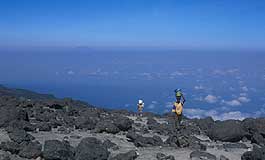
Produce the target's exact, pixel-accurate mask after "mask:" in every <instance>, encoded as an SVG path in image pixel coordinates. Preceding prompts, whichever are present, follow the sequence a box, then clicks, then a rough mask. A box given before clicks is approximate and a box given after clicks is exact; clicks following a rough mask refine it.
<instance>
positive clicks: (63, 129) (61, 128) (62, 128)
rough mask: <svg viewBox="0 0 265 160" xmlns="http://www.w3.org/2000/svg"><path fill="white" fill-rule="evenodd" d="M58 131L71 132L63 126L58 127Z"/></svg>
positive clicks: (61, 132)
mask: <svg viewBox="0 0 265 160" xmlns="http://www.w3.org/2000/svg"><path fill="white" fill-rule="evenodd" d="M58 132H60V134H69V133H71V131H70V130H69V129H67V128H65V127H60V128H58Z"/></svg>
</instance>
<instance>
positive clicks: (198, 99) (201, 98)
mask: <svg viewBox="0 0 265 160" xmlns="http://www.w3.org/2000/svg"><path fill="white" fill-rule="evenodd" d="M194 100H196V101H200V102H202V101H203V100H204V99H203V97H201V96H200V97H195V98H194Z"/></svg>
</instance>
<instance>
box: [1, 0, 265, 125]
mask: <svg viewBox="0 0 265 160" xmlns="http://www.w3.org/2000/svg"><path fill="white" fill-rule="evenodd" d="M264 53H265V2H264V1H262V0H200V1H198V0H185V1H177V0H93V1H92V0H71V1H70V0H24V1H22V0H0V84H3V85H5V86H8V87H11V88H24V89H29V90H33V91H36V92H40V93H48V94H54V95H55V96H57V97H59V98H62V97H72V98H74V99H79V100H83V101H86V102H88V103H90V104H93V105H96V106H103V107H107V108H122V109H128V110H134V111H135V110H136V107H135V106H136V103H137V101H138V99H144V101H145V104H146V108H145V111H151V112H155V113H160V114H162V113H167V112H169V111H170V109H171V107H172V101H174V92H173V91H174V90H175V89H176V88H182V89H183V92H184V93H185V97H186V99H187V102H186V103H185V110H184V113H185V115H187V116H189V117H193V118H194V117H206V116H212V117H213V118H214V119H221V120H225V119H243V118H246V117H258V116H265V98H264V97H265V95H264V90H265V85H264V84H265V83H264V82H265V64H264V61H265V54H264Z"/></svg>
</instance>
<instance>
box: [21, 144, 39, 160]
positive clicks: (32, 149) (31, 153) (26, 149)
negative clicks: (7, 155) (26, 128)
mask: <svg viewBox="0 0 265 160" xmlns="http://www.w3.org/2000/svg"><path fill="white" fill-rule="evenodd" d="M41 148H42V146H41V144H40V143H38V142H29V143H27V144H22V145H21V150H20V151H19V154H18V155H19V156H20V157H23V158H28V159H31V158H34V159H36V158H37V157H39V156H40V155H41Z"/></svg>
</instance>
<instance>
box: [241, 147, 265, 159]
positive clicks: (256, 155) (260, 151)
mask: <svg viewBox="0 0 265 160" xmlns="http://www.w3.org/2000/svg"><path fill="white" fill-rule="evenodd" d="M264 159H265V147H263V148H259V147H257V146H256V145H254V146H253V151H247V152H245V153H244V154H243V155H242V156H241V160H264Z"/></svg>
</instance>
